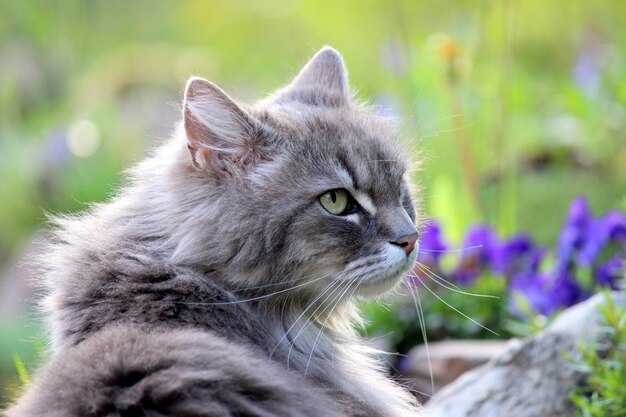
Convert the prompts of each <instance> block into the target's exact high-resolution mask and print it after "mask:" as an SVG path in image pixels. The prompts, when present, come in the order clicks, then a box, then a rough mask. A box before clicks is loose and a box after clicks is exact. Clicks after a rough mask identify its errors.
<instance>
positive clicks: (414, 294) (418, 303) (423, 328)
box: [404, 281, 435, 393]
mask: <svg viewBox="0 0 626 417" xmlns="http://www.w3.org/2000/svg"><path fill="white" fill-rule="evenodd" d="M404 284H405V285H406V286H407V287H408V290H409V293H411V297H412V298H413V303H414V304H415V310H416V313H417V320H418V321H419V324H420V330H421V331H422V339H424V348H425V349H426V360H427V361H428V373H429V374H430V392H432V393H434V392H435V377H434V375H433V365H432V362H431V359H430V348H429V347H428V336H427V335H426V317H425V316H424V310H422V302H421V300H420V298H419V292H418V289H417V288H416V289H415V291H411V288H410V285H409V284H408V283H407V282H406V281H404Z"/></svg>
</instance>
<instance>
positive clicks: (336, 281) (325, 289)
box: [270, 278, 341, 359]
mask: <svg viewBox="0 0 626 417" xmlns="http://www.w3.org/2000/svg"><path fill="white" fill-rule="evenodd" d="M340 282H341V281H340V280H339V279H337V278H336V279H334V280H332V281H331V282H330V283H329V284H328V285H327V286H326V287H325V288H324V289H323V290H322V291H320V293H319V294H317V295H316V296H315V298H313V300H312V301H311V302H310V303H309V304H308V305H307V306H306V308H305V309H304V310H303V311H302V313H300V315H299V316H298V317H297V318H296V319H295V320H294V322H293V323H292V324H291V326H290V327H289V329H287V331H286V332H285V334H284V335H283V336H282V337H281V338H280V339H279V340H278V343H276V346H274V349H272V352H270V359H271V358H272V357H273V356H274V353H275V352H276V349H278V346H280V344H281V342H282V341H283V340H285V338H286V337H287V336H288V335H289V333H290V332H291V330H293V328H294V327H295V326H296V324H297V323H298V321H300V319H301V318H302V317H303V316H304V315H305V314H306V312H307V311H308V310H309V309H310V308H311V307H313V305H315V303H316V302H317V301H318V300H319V299H320V298H322V297H323V296H324V294H326V293H327V292H328V291H329V290H330V289H331V288H332V287H334V286H335V284H337V283H340Z"/></svg>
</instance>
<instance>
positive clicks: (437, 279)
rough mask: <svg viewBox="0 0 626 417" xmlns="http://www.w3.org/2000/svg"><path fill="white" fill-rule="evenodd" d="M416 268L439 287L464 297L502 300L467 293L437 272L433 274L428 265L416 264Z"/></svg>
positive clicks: (495, 296)
mask: <svg viewBox="0 0 626 417" xmlns="http://www.w3.org/2000/svg"><path fill="white" fill-rule="evenodd" d="M415 266H416V267H417V268H418V269H419V270H420V271H422V272H423V273H425V274H426V275H427V276H428V277H429V278H430V279H432V280H433V281H434V282H435V283H437V284H438V285H440V286H442V287H443V288H445V289H447V290H450V291H454V292H456V293H459V294H463V295H469V296H471V297H481V298H500V297H498V296H497V295H489V294H476V293H473V292H467V291H463V290H461V289H459V288H458V287H457V286H456V285H453V284H450V285H447V284H449V283H448V281H446V280H445V279H443V278H441V277H440V276H439V275H437V274H436V273H435V272H433V271H432V270H431V269H429V268H428V267H427V266H426V265H424V264H422V263H419V262H416V263H415ZM440 280H442V281H444V282H445V283H446V284H444V283H442V282H440Z"/></svg>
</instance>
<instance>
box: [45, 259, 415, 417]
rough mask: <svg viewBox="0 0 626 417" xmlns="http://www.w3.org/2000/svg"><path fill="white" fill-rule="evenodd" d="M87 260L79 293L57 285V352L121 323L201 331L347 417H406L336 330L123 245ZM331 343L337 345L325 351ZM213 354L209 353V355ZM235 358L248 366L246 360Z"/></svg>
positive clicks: (367, 361) (356, 349) (364, 358)
mask: <svg viewBox="0 0 626 417" xmlns="http://www.w3.org/2000/svg"><path fill="white" fill-rule="evenodd" d="M79 258H80V257H79ZM84 259H85V264H84V267H83V268H78V269H76V270H75V271H74V272H75V273H76V274H77V275H79V274H80V275H84V274H85V272H95V271H96V270H97V269H98V268H101V274H99V276H98V274H96V275H93V276H91V277H90V279H89V281H88V282H89V285H85V286H83V287H82V288H81V289H80V291H76V289H75V288H66V289H62V288H59V292H58V293H57V294H56V298H51V299H50V300H49V303H54V304H55V305H56V307H55V313H54V314H53V315H52V316H51V320H52V329H53V337H54V338H55V341H56V347H57V351H62V350H64V349H67V348H69V347H71V346H75V345H78V344H80V343H82V342H84V341H85V340H88V339H89V338H90V337H92V336H93V335H97V334H98V333H99V332H101V331H103V330H104V329H107V328H110V327H111V326H117V325H119V324H124V325H125V324H130V325H132V326H138V327H139V328H142V329H145V330H147V331H165V332H168V331H174V330H176V329H181V328H193V329H196V330H198V329H201V330H203V331H205V332H207V333H208V334H214V335H216V336H218V337H220V338H223V339H225V340H228V341H230V342H231V343H233V344H237V345H242V346H246V347H247V348H250V349H251V351H252V352H254V355H255V356H256V358H255V359H256V360H267V361H274V362H276V363H278V364H280V365H281V366H283V367H285V368H287V369H288V370H290V371H295V372H298V373H300V374H306V376H307V377H308V380H309V383H311V384H313V385H315V386H318V387H319V388H320V389H321V390H324V391H325V392H327V393H329V395H330V396H331V397H332V399H333V400H334V401H337V403H339V404H341V405H342V407H343V409H345V410H349V413H350V415H354V416H370V417H376V416H396V415H397V416H402V415H405V414H403V411H402V408H401V406H394V404H393V403H392V402H391V401H389V400H390V398H389V397H388V396H385V395H380V393H381V392H382V393H383V394H384V393H385V391H386V390H385V388H387V389H391V390H393V389H394V387H392V386H388V387H387V386H385V385H386V384H385V380H384V379H383V378H381V376H380V375H379V373H378V372H377V371H376V370H375V369H373V368H372V362H371V359H369V358H368V357H367V356H366V355H365V354H364V353H363V352H361V351H359V347H358V346H356V345H355V346H351V345H349V342H347V343H346V342H345V341H343V342H342V341H341V340H337V339H336V338H334V339H333V340H331V338H332V337H333V335H327V334H326V333H325V332H322V331H320V326H319V324H314V323H311V321H310V320H309V319H308V318H303V317H302V316H301V315H294V314H286V315H285V312H284V311H282V312H281V315H280V316H278V315H274V314H272V313H271V312H269V311H264V310H263V309H261V308H259V306H258V305H257V304H256V303H253V302H247V301H246V299H245V298H243V299H242V298H237V297H235V296H234V294H233V293H231V292H229V291H226V290H224V289H222V288H220V287H219V286H217V285H216V284H215V281H214V279H213V277H211V275H210V273H209V274H207V273H199V272H195V271H193V270H190V269H185V268H182V269H181V268H175V267H167V266H162V267H159V266H158V265H159V261H158V260H156V259H150V258H149V257H146V256H139V255H136V254H134V253H133V252H132V251H131V250H129V249H128V248H126V249H125V250H122V251H119V252H118V253H117V254H112V253H109V254H108V255H107V256H106V259H99V258H98V257H96V256H94V255H93V254H91V255H90V256H86V257H85V258H84ZM78 264H80V262H78ZM90 270H91V271H90ZM298 321H300V322H301V325H300V326H298V328H297V330H298V331H296V332H294V334H293V335H292V336H291V337H285V336H286V334H285V331H287V330H289V328H290V327H291V328H292V330H293V327H292V326H293V325H294V323H296V322H298ZM168 329H169V330H168ZM295 336H297V337H295ZM322 339H323V340H322ZM330 344H335V345H333V346H332V347H331V349H329V346H330ZM211 354H212V352H207V356H210V355H211ZM239 360H240V361H242V362H244V363H245V362H246V360H247V358H239ZM251 372H254V370H253V369H251ZM287 375H289V374H287ZM381 383H382V385H381ZM395 407H397V409H396V410H394V408H395ZM392 410H394V411H392ZM407 415H408V414H407Z"/></svg>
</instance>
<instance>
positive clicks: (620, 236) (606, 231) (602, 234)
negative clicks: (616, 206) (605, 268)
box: [579, 211, 626, 266]
mask: <svg viewBox="0 0 626 417" xmlns="http://www.w3.org/2000/svg"><path fill="white" fill-rule="evenodd" d="M612 242H614V243H618V244H621V245H622V246H624V247H626V214H624V213H620V212H618V211H611V212H609V213H607V214H605V215H604V216H603V217H602V218H601V219H599V220H595V221H593V222H592V224H591V226H590V230H589V233H588V239H587V241H586V242H585V244H584V246H583V247H582V249H581V252H580V256H579V261H580V264H581V265H583V266H590V265H592V264H593V262H594V261H595V260H596V258H597V257H598V255H600V253H601V252H602V250H603V249H604V248H605V247H606V246H607V245H608V244H609V243H612Z"/></svg>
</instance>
